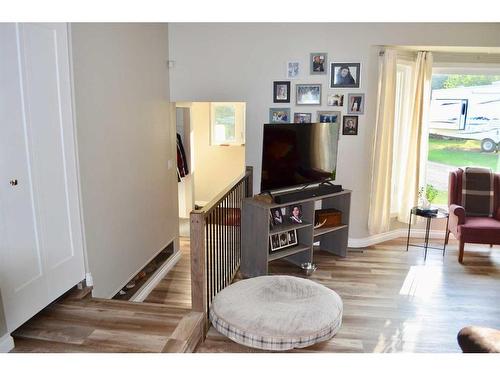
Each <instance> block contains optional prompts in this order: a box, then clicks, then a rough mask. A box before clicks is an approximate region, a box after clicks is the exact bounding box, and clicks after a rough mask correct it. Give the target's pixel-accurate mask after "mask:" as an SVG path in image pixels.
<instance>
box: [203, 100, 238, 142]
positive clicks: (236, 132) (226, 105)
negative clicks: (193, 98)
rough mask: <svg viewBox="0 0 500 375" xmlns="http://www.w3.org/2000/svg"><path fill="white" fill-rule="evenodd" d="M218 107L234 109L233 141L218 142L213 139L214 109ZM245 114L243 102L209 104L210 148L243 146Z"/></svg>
mask: <svg viewBox="0 0 500 375" xmlns="http://www.w3.org/2000/svg"><path fill="white" fill-rule="evenodd" d="M219 106H220V107H228V106H232V107H233V108H234V136H235V139H234V141H228V140H224V141H222V142H219V141H217V140H216V139H215V125H216V124H215V109H216V107H219ZM245 113H246V103H244V102H210V146H244V145H245Z"/></svg>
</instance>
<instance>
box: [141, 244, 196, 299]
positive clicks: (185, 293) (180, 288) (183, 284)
mask: <svg viewBox="0 0 500 375" xmlns="http://www.w3.org/2000/svg"><path fill="white" fill-rule="evenodd" d="M180 251H181V253H182V257H181V259H180V260H179V261H178V262H177V264H176V265H175V266H174V267H173V268H172V269H171V270H170V272H169V273H168V274H167V275H166V276H165V277H164V278H163V280H162V281H160V283H159V284H158V285H157V286H156V287H155V288H154V289H153V291H152V292H151V293H150V294H149V296H148V297H147V298H146V299H145V300H144V302H151V303H161V304H164V305H168V306H174V307H181V308H185V309H191V257H190V251H189V238H185V237H181V238H180Z"/></svg>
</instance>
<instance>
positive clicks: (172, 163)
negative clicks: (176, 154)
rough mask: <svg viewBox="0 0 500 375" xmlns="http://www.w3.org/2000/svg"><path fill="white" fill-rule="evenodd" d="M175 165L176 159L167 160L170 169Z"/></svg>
mask: <svg viewBox="0 0 500 375" xmlns="http://www.w3.org/2000/svg"><path fill="white" fill-rule="evenodd" d="M173 166H174V161H173V160H172V159H168V161H167V168H168V169H172V167H173Z"/></svg>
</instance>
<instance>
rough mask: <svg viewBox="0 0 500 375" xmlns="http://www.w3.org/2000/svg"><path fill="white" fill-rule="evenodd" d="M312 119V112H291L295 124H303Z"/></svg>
mask: <svg viewBox="0 0 500 375" xmlns="http://www.w3.org/2000/svg"><path fill="white" fill-rule="evenodd" d="M311 121H312V113H303V112H295V113H294V114H293V122H294V123H295V124H305V123H310V122H311Z"/></svg>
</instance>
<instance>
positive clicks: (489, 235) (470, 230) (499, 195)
mask: <svg viewBox="0 0 500 375" xmlns="http://www.w3.org/2000/svg"><path fill="white" fill-rule="evenodd" d="M463 175H464V171H463V170H462V169H457V170H455V171H452V172H450V180H449V187H448V204H449V213H450V218H449V223H448V229H447V231H446V239H445V242H446V243H448V238H449V235H450V233H453V235H454V236H455V238H456V239H457V240H458V241H459V242H460V245H459V255H458V261H459V262H460V263H463V259H464V246H465V243H477V244H489V245H490V247H491V246H493V245H500V174H494V177H493V180H494V181H493V190H494V196H493V217H485V216H472V215H470V214H468V213H466V212H465V208H464V207H462V181H463V180H462V179H463Z"/></svg>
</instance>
